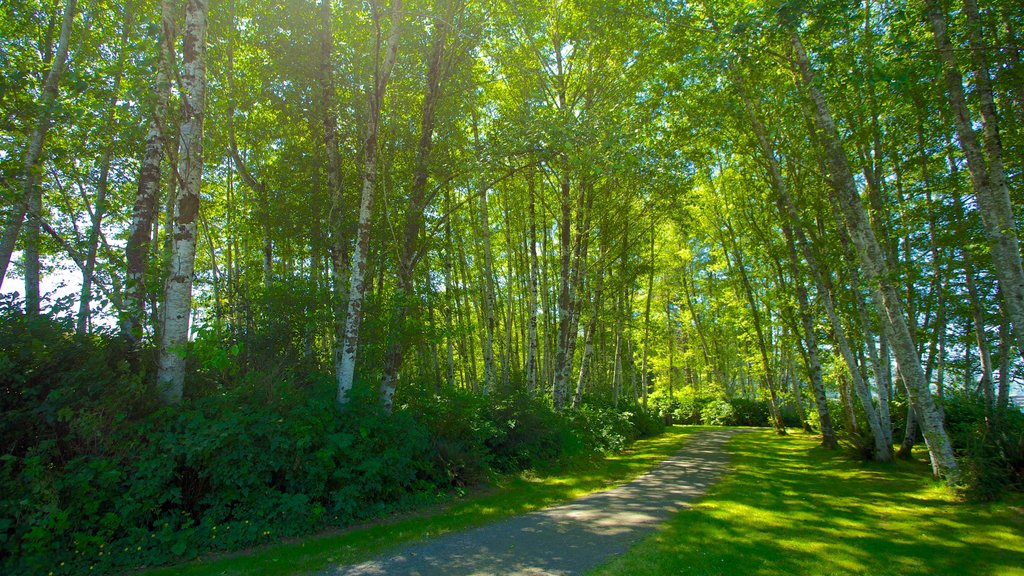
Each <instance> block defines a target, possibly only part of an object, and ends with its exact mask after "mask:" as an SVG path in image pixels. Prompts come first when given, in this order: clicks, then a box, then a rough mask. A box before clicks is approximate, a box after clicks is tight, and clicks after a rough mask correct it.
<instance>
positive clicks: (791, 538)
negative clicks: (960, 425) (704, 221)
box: [593, 431, 1024, 576]
mask: <svg viewBox="0 0 1024 576" xmlns="http://www.w3.org/2000/svg"><path fill="white" fill-rule="evenodd" d="M729 450H730V452H731V453H732V458H733V459H732V464H733V466H734V472H733V473H732V474H730V475H729V476H728V477H727V478H726V479H725V480H724V481H723V482H721V483H720V484H719V485H718V486H716V487H715V488H713V489H712V491H711V492H710V493H709V495H708V496H707V497H706V498H705V499H704V500H703V501H702V502H701V503H700V504H698V505H697V506H695V507H694V509H692V510H688V511H684V512H682V513H680V514H679V515H678V516H676V517H675V518H674V519H673V520H672V521H671V522H669V523H668V524H667V526H665V527H664V528H663V529H662V530H660V531H659V532H658V533H657V534H655V535H653V536H651V537H649V538H647V539H646V540H644V541H643V542H642V543H640V544H639V545H638V546H636V547H635V548H633V549H632V550H631V551H630V552H629V553H627V554H626V555H624V556H622V557H620V558H618V559H616V560H614V561H612V562H610V563H609V564H607V565H605V566H603V567H601V568H600V569H598V570H595V571H594V572H593V574H595V575H601V576H611V575H619V574H621V575H629V576H634V575H643V574H665V575H668V574H671V575H697V574H700V575H725V574H736V575H742V576H794V575H802V574H813V575H827V574H864V575H871V576H878V575H893V576H896V575H900V576H904V575H914V574H921V575H947V574H948V575H950V576H960V575H964V576H967V575H970V576H982V575H997V574H998V575H1011V574H1020V575H1024V507H1022V506H1021V504H1022V502H1021V501H1020V499H1019V498H1018V499H1016V500H1014V501H1013V502H1010V503H1000V504H965V503H960V502H958V501H957V499H956V498H955V497H954V496H953V495H952V494H951V493H950V492H949V491H948V490H946V489H944V488H942V487H941V486H939V485H938V484H937V483H936V482H934V481H932V480H931V479H930V475H929V468H928V466H927V465H926V464H925V463H923V462H915V463H897V464H895V465H892V466H886V465H874V464H864V463H860V462H856V461H853V460H851V459H849V458H848V457H847V456H846V455H845V454H843V453H842V452H839V453H835V452H829V451H826V450H823V449H821V448H819V447H817V445H816V442H815V441H814V440H813V439H812V438H810V437H808V436H806V435H803V434H800V433H797V434H791V435H790V436H788V437H783V438H780V437H777V436H775V435H773V434H772V433H770V432H761V431H759V432H755V433H749V434H740V435H738V436H736V437H734V438H733V439H732V440H731V441H730V444H729ZM921 457H924V456H923V455H921Z"/></svg>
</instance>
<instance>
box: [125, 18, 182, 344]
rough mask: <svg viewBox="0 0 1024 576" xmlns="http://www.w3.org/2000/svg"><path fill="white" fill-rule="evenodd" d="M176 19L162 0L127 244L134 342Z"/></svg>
mask: <svg viewBox="0 0 1024 576" xmlns="http://www.w3.org/2000/svg"><path fill="white" fill-rule="evenodd" d="M174 36H175V32H174V19H173V16H172V11H171V7H170V1H169V0H161V2H160V33H159V35H158V39H157V45H158V48H157V66H156V83H155V84H154V86H153V93H154V96H155V99H156V101H155V103H154V106H153V112H152V116H151V117H150V119H149V127H148V129H147V132H146V144H145V148H144V151H143V154H142V162H141V163H140V165H139V178H138V188H137V189H136V193H135V203H134V205H133V206H132V222H131V227H130V228H129V233H128V243H127V244H126V246H125V260H126V261H127V265H128V269H127V275H126V276H127V278H126V281H125V288H126V290H125V307H126V309H127V310H126V312H127V313H126V314H125V318H124V322H123V323H122V325H121V332H122V333H123V334H124V336H125V337H126V338H127V339H128V341H129V342H131V343H132V344H133V345H137V344H138V343H139V341H140V340H141V339H142V334H143V329H142V326H143V318H144V316H145V310H144V307H145V301H146V294H147V289H146V269H147V266H148V264H149V253H150V247H151V242H152V241H151V238H152V236H153V224H154V222H155V221H156V216H157V205H158V204H159V198H160V167H161V164H163V159H164V145H165V142H166V140H167V122H166V119H167V106H168V101H169V99H170V96H171V82H170V73H169V70H168V68H169V65H170V55H169V54H168V52H169V50H170V48H169V47H170V46H172V45H173V44H174V42H173V38H174Z"/></svg>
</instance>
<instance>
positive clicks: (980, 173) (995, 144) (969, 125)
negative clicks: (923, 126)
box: [926, 0, 1024, 355]
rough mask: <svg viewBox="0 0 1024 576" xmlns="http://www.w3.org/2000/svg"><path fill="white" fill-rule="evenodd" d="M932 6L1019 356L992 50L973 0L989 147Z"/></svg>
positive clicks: (1022, 298)
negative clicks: (980, 135)
mask: <svg viewBox="0 0 1024 576" xmlns="http://www.w3.org/2000/svg"><path fill="white" fill-rule="evenodd" d="M926 4H927V7H928V20H929V23H930V24H931V28H932V35H933V37H934V39H935V46H936V48H937V49H938V53H939V57H940V59H941V60H942V65H943V71H944V74H943V79H944V81H945V84H946V98H947V100H948V102H949V105H950V108H952V111H953V118H954V120H955V127H956V134H957V139H958V140H959V142H960V148H961V149H962V150H963V153H964V158H965V159H966V160H967V168H968V170H969V172H970V176H971V185H972V187H973V189H974V193H975V196H976V198H977V201H978V211H979V213H980V214H981V219H982V222H983V224H984V226H985V233H986V235H987V236H988V242H989V247H990V250H991V256H992V269H993V272H995V276H996V279H997V280H998V282H999V289H1000V293H1001V294H1002V295H1003V300H1004V301H1005V309H1006V314H1007V315H1008V316H1009V318H1010V323H1011V324H1012V326H1013V333H1014V335H1015V336H1016V340H1017V347H1018V353H1020V354H1022V355H1024V267H1022V264H1021V256H1020V245H1019V242H1018V238H1017V227H1016V221H1015V219H1014V214H1013V205H1012V203H1011V201H1010V193H1009V188H1008V186H1007V182H1006V173H1005V171H1004V169H1003V160H1002V144H1001V142H1000V136H999V123H998V114H997V111H996V106H995V102H994V99H993V96H992V86H991V79H990V78H989V73H988V66H987V65H986V63H985V57H984V52H985V50H986V48H985V47H983V46H981V45H980V37H979V34H978V29H977V26H978V25H979V24H978V22H977V5H976V4H975V3H974V1H973V0H966V1H965V2H964V4H965V8H966V10H965V11H966V12H967V15H968V21H969V28H970V44H971V49H970V52H971V53H972V60H973V62H974V66H975V71H974V72H975V73H974V78H975V82H976V92H977V94H978V96H979V99H980V100H981V120H982V129H983V139H984V143H985V148H984V149H982V146H981V145H980V143H979V141H978V135H977V133H976V132H975V130H974V126H973V120H972V119H971V113H970V110H969V109H968V107H967V101H966V97H965V96H964V87H963V77H962V75H961V73H960V67H959V64H958V63H957V60H956V55H955V54H954V52H953V46H952V44H951V43H950V40H949V33H948V30H947V27H946V17H945V15H944V13H943V10H942V7H941V4H940V2H939V1H938V0H927V1H926Z"/></svg>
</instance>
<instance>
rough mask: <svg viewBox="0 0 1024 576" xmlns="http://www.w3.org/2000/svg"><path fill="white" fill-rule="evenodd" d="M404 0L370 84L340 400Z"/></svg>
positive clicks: (355, 325) (355, 341) (353, 346)
mask: <svg viewBox="0 0 1024 576" xmlns="http://www.w3.org/2000/svg"><path fill="white" fill-rule="evenodd" d="M377 2H378V0H374V2H373V7H372V10H371V11H372V13H373V21H374V24H375V26H376V29H377V36H376V38H377V55H378V58H379V55H380V49H381V43H382V33H381V28H380V6H379V5H378V3H377ZM401 13H402V0H391V25H390V30H389V33H388V38H387V55H386V56H385V58H384V61H383V62H380V61H379V60H378V62H377V67H376V69H375V71H374V77H373V82H372V84H371V85H370V86H369V87H368V88H367V92H368V96H369V109H368V117H367V122H366V138H365V140H364V142H363V173H362V180H363V182H362V184H363V186H362V193H361V200H360V202H359V226H358V228H357V231H356V249H355V253H354V254H353V255H352V268H351V271H350V272H349V288H348V309H347V311H346V314H345V332H344V335H343V339H342V342H343V344H342V350H341V363H340V365H339V366H338V369H337V372H336V377H337V382H338V394H337V400H338V403H339V404H341V405H343V406H344V405H345V404H348V399H349V398H348V395H349V391H350V390H352V380H353V379H354V377H355V370H356V352H357V350H358V348H359V324H360V322H361V321H362V312H363V297H364V295H365V288H366V284H365V280H366V261H367V257H368V256H369V253H370V231H371V229H372V227H373V222H372V219H373V203H374V198H375V196H376V192H377V152H378V150H377V141H378V136H379V132H380V120H381V106H382V104H383V101H384V93H385V90H386V89H387V85H388V82H389V81H390V79H391V72H392V70H393V69H394V67H395V60H396V59H397V58H398V41H399V32H400V28H401V22H400V20H401Z"/></svg>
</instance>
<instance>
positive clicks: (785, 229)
mask: <svg viewBox="0 0 1024 576" xmlns="http://www.w3.org/2000/svg"><path fill="white" fill-rule="evenodd" d="M736 83H737V88H738V89H739V91H740V96H741V97H742V99H743V103H744V108H745V109H746V111H747V116H748V118H749V119H750V123H751V126H752V128H753V130H754V135H755V136H756V137H757V141H758V144H759V146H760V148H761V155H762V156H764V158H765V159H766V160H767V162H768V176H769V180H770V182H771V185H772V188H773V189H774V191H775V205H776V207H777V208H778V211H779V221H780V222H781V224H782V234H783V237H784V238H785V240H786V250H787V256H788V260H789V272H790V275H792V277H793V284H794V286H795V287H796V297H797V306H798V309H799V312H800V326H801V328H802V329H803V340H804V343H805V345H806V357H805V359H806V361H807V372H808V375H809V376H810V380H811V389H812V390H813V392H814V405H815V408H816V409H817V411H818V422H819V424H820V426H821V444H822V446H824V447H825V448H829V449H836V448H838V447H839V443H838V441H837V440H836V434H835V429H834V427H833V425H832V417H831V415H830V414H829V412H828V399H827V397H826V395H825V382H824V380H823V379H822V376H821V354H820V352H819V349H818V335H817V333H816V332H815V327H814V319H813V316H812V315H811V305H810V301H809V298H808V295H807V288H806V286H805V285H804V283H803V282H802V281H801V274H800V268H799V266H800V264H799V262H800V259H799V256H798V255H797V251H796V241H795V238H794V228H800V222H799V220H798V218H799V215H798V214H797V213H796V209H795V207H794V206H793V202H792V200H791V198H790V196H789V186H788V185H787V184H786V181H785V179H783V177H782V168H781V166H779V161H778V158H776V156H775V150H774V148H773V147H772V145H771V141H770V140H769V139H768V130H767V129H766V128H765V126H764V123H763V122H762V121H761V116H760V113H759V112H758V109H757V106H756V105H755V104H754V102H753V101H752V100H751V98H750V96H749V93H748V92H747V89H746V85H745V83H744V82H743V81H742V80H738V81H737V82H736ZM800 238H801V239H802V240H803V242H804V243H805V242H806V240H805V239H804V238H803V234H802V232H801V233H800ZM807 253H808V254H809V251H808V252H807ZM808 262H810V259H808ZM812 268H816V267H812ZM815 276H817V275H815ZM818 286H819V288H818V289H819V292H820V291H821V283H820V282H818ZM687 303H689V294H687ZM698 333H699V331H698ZM703 339H704V337H703V335H702V336H701V340H703ZM705 347H706V345H705ZM706 354H707V353H706V352H705V355H706Z"/></svg>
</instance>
